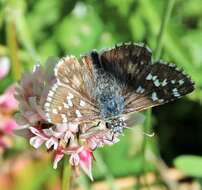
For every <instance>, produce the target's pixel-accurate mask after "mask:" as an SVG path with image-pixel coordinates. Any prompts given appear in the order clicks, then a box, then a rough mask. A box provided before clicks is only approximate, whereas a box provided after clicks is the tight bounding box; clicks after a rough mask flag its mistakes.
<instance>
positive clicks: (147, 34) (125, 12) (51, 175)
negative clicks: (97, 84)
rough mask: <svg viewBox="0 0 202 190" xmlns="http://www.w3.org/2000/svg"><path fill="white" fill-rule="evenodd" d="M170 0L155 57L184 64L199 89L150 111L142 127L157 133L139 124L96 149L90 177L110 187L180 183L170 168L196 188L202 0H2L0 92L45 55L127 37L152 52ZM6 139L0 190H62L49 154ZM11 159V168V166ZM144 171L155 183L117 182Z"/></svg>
mask: <svg viewBox="0 0 202 190" xmlns="http://www.w3.org/2000/svg"><path fill="white" fill-rule="evenodd" d="M170 2H172V3H174V6H173V9H172V13H171V16H170V17H169V21H168V25H167V27H165V28H164V29H165V31H164V33H163V39H162V51H161V55H160V58H161V59H164V60H167V61H171V62H174V63H176V64H177V65H178V66H179V67H182V68H184V70H185V71H186V72H187V73H189V75H191V77H192V79H193V80H194V81H195V82H196V90H195V91H194V92H193V93H192V94H190V95H188V96H187V97H185V98H182V99H180V100H179V101H176V102H173V103H170V104H168V105H164V106H162V107H158V108H154V109H153V111H152V112H153V114H152V117H151V116H150V114H149V112H148V113H147V115H148V117H147V119H146V122H145V123H144V125H142V126H139V127H142V128H143V130H144V131H147V132H153V131H155V133H156V136H155V137H154V138H149V137H147V136H145V135H143V133H141V132H139V131H138V130H134V131H126V134H125V136H123V137H122V138H121V141H120V142H119V143H118V144H116V145H114V146H113V147H105V148H103V149H101V150H99V151H96V154H95V157H96V159H97V161H95V162H94V167H93V175H94V176H95V181H100V180H102V181H104V184H105V183H106V184H107V185H108V186H109V189H140V188H141V187H142V186H144V187H145V188H148V189H149V188H152V187H158V186H160V189H167V188H172V187H173V186H172V185H173V184H174V185H176V184H177V185H179V184H180V183H181V182H180V181H179V180H177V179H174V178H172V177H173V175H171V176H166V177H165V176H164V175H163V174H165V173H168V174H169V172H168V171H169V168H170V167H172V168H175V171H176V172H182V173H183V175H184V177H183V180H185V182H187V183H188V184H193V183H194V184H195V183H196V184H197V185H196V186H193V187H190V186H189V187H187V189H188V190H191V188H193V189H194V190H195V189H197V188H199V189H200V184H201V181H202V180H201V178H202V158H201V156H200V155H201V153H202V140H201V139H202V105H201V103H202V96H201V95H202V94H201V92H202V89H201V87H202V1H201V0H186V1H185V0H175V1H173V0H172V1H171V0H161V1H159V0H83V1H77V0H75V1H72V0H63V1H48V0H27V1H26V0H0V57H5V56H6V57H8V58H9V60H10V62H11V70H10V72H9V74H8V75H7V76H6V77H5V78H4V79H1V80H0V92H1V93H3V92H4V90H5V89H6V87H7V86H9V85H10V84H12V83H15V82H16V81H17V80H19V79H20V76H21V74H22V72H23V71H26V70H31V69H32V68H33V65H34V64H36V63H37V62H40V63H41V64H44V63H45V60H46V59H47V58H48V57H62V56H65V55H67V54H74V55H76V56H79V55H80V54H83V53H86V52H88V51H90V50H92V49H95V48H96V49H101V48H107V47H112V46H114V44H116V43H120V42H128V41H133V42H145V43H146V44H148V46H149V47H150V48H151V49H152V50H153V52H154V55H155V52H156V48H157V46H158V43H159V41H158V39H159V32H160V27H161V24H162V21H163V18H164V15H165V12H167V11H168V10H169V8H171V7H170V5H169V3H170ZM0 69H1V68H0ZM0 118H1V117H0ZM0 138H1V137H0ZM11 138H12V141H13V143H12V146H11V147H10V148H8V149H6V150H5V151H3V152H2V153H1V160H0V189H2V190H4V189H5V190H6V189H20V190H24V189H26V190H32V189H37V190H38V189H54V190H56V189H60V180H59V179H60V178H59V177H58V176H60V175H61V172H60V169H58V170H57V171H55V170H53V169H52V164H51V158H50V155H49V154H48V155H47V154H45V153H44V155H41V154H42V153H40V152H36V151H34V150H33V148H31V147H30V146H29V144H28V142H27V141H25V140H23V139H21V138H19V137H16V136H11ZM41 152H43V150H41ZM161 158H162V159H161ZM13 161H15V165H16V166H15V167H12V164H10V163H13ZM18 162H19V163H18ZM25 163H26V164H25ZM165 163H166V164H167V166H166V165H165ZM18 164H19V165H18ZM24 164H25V166H26V167H23V165H24ZM60 165H62V164H60ZM8 166H9V169H8ZM5 168H6V169H5ZM16 168H17V169H16ZM13 170H14V171H13ZM5 171H6V172H5ZM148 172H152V174H154V176H155V180H154V181H152V185H153V186H152V185H148V183H147V179H146V180H143V182H142V181H141V180H137V181H136V183H133V184H132V185H131V186H130V187H123V188H122V186H121V185H120V184H119V183H118V182H117V180H116V179H117V178H119V179H128V180H129V179H130V178H128V177H132V179H134V178H135V177H138V178H137V179H140V176H145V174H146V173H148ZM143 178H144V177H143ZM167 178H168V179H167ZM169 180H170V181H169ZM77 183H78V185H79V186H80V187H82V188H84V189H93V188H94V189H96V188H95V187H94V186H92V184H93V183H92V182H89V181H88V179H87V178H86V177H85V176H83V175H82V176H81V177H80V178H78V180H77ZM117 183H118V185H117ZM122 183H124V184H126V186H127V184H129V182H128V181H127V182H122ZM1 186H2V188H1ZM174 187H175V186H174ZM97 189H98V187H97ZM154 189H155V188H154ZM103 190H104V187H103Z"/></svg>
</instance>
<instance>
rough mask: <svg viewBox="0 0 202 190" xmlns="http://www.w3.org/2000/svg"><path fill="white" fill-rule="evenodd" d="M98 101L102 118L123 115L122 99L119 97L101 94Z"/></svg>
mask: <svg viewBox="0 0 202 190" xmlns="http://www.w3.org/2000/svg"><path fill="white" fill-rule="evenodd" d="M98 101H99V107H100V113H101V116H102V117H103V118H109V117H116V116H118V115H121V114H122V113H123V109H124V99H123V97H122V96H120V95H113V94H102V95H101V96H100V97H99V100H98Z"/></svg>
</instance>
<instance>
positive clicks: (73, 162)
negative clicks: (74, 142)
mask: <svg viewBox="0 0 202 190" xmlns="http://www.w3.org/2000/svg"><path fill="white" fill-rule="evenodd" d="M79 161H80V158H79V155H78V154H77V153H73V154H71V156H70V158H69V163H70V164H71V165H72V166H78V165H79Z"/></svg>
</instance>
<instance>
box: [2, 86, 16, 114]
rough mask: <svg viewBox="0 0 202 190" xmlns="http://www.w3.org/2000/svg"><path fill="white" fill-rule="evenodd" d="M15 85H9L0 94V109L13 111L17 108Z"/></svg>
mask: <svg viewBox="0 0 202 190" xmlns="http://www.w3.org/2000/svg"><path fill="white" fill-rule="evenodd" d="M14 93H15V85H11V86H9V87H8V88H7V89H6V90H5V92H4V94H3V95H1V96H0V108H1V110H7V111H9V112H10V111H13V110H17V107H18V102H17V101H16V99H15V98H14Z"/></svg>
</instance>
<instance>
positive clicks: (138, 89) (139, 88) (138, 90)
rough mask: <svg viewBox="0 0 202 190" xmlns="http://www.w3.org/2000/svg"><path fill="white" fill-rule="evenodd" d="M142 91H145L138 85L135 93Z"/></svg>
mask: <svg viewBox="0 0 202 190" xmlns="http://www.w3.org/2000/svg"><path fill="white" fill-rule="evenodd" d="M144 91H145V89H144V88H142V87H141V86H138V88H137V90H136V92H137V93H143V92H144Z"/></svg>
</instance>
